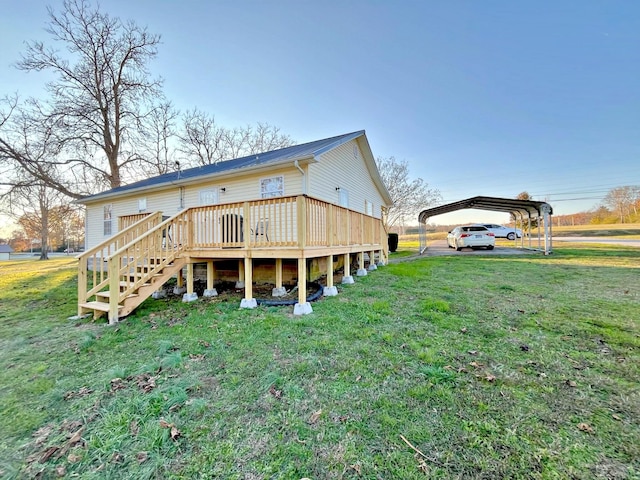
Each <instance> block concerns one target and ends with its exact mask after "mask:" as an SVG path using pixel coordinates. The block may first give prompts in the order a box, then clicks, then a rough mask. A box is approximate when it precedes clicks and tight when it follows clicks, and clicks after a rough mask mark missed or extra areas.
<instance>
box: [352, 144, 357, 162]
mask: <svg viewBox="0 0 640 480" xmlns="http://www.w3.org/2000/svg"><path fill="white" fill-rule="evenodd" d="M353 158H356V159H357V158H358V146H357V145H354V146H353Z"/></svg>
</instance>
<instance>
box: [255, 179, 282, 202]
mask: <svg viewBox="0 0 640 480" xmlns="http://www.w3.org/2000/svg"><path fill="white" fill-rule="evenodd" d="M283 196H284V175H277V176H275V177H267V178H261V179H260V197H261V198H273V197H283Z"/></svg>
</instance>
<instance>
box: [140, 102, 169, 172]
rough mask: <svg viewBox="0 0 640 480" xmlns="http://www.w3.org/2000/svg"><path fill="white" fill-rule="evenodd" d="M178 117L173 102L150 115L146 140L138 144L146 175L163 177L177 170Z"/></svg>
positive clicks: (156, 108)
mask: <svg viewBox="0 0 640 480" xmlns="http://www.w3.org/2000/svg"><path fill="white" fill-rule="evenodd" d="M178 116H179V112H178V111H177V110H176V109H175V108H174V107H173V105H172V104H171V102H163V103H161V104H159V105H157V106H156V107H155V108H154V109H153V110H152V111H151V112H150V113H149V115H148V117H147V121H146V122H145V123H146V128H145V129H144V130H143V131H142V135H143V137H144V138H141V139H140V140H139V142H137V143H138V144H139V145H140V152H141V156H142V157H143V170H144V172H145V173H146V174H148V175H150V176H154V175H162V174H164V173H168V172H170V171H173V170H175V165H176V145H175V144H176V142H177V140H178V136H177V130H176V121H177V120H178Z"/></svg>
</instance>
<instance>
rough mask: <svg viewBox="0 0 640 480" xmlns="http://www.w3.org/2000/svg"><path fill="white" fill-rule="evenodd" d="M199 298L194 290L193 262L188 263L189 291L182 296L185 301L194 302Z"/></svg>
mask: <svg viewBox="0 0 640 480" xmlns="http://www.w3.org/2000/svg"><path fill="white" fill-rule="evenodd" d="M197 299H198V294H197V293H196V292H194V291H193V262H189V263H187V293H185V294H184V295H183V296H182V301H183V302H193V301H195V300H197Z"/></svg>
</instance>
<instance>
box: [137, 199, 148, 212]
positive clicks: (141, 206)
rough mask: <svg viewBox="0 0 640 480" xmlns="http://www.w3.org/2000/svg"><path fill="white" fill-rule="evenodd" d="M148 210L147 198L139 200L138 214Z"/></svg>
mask: <svg viewBox="0 0 640 480" xmlns="http://www.w3.org/2000/svg"><path fill="white" fill-rule="evenodd" d="M145 210H147V198H146V197H145V198H139V199H138V213H142V212H144V211H145Z"/></svg>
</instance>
